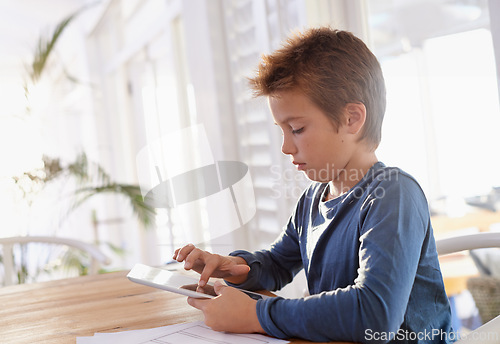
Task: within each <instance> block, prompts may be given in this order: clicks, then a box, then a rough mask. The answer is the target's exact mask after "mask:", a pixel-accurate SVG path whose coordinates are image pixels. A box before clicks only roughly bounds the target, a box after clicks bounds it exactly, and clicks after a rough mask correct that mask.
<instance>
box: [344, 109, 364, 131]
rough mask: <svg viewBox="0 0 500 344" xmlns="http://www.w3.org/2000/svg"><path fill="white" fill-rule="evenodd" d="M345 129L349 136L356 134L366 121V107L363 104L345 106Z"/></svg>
mask: <svg viewBox="0 0 500 344" xmlns="http://www.w3.org/2000/svg"><path fill="white" fill-rule="evenodd" d="M345 115H346V122H345V123H346V129H347V130H348V132H349V133H350V134H357V133H359V132H360V130H361V128H363V125H364V124H365V121H366V107H365V104H363V103H347V105H346V106H345Z"/></svg>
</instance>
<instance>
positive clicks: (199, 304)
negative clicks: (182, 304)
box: [187, 297, 210, 311]
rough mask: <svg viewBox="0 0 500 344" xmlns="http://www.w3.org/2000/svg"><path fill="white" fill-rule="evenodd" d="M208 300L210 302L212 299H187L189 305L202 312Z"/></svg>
mask: <svg viewBox="0 0 500 344" xmlns="http://www.w3.org/2000/svg"><path fill="white" fill-rule="evenodd" d="M208 300H210V299H198V298H195V297H188V298H187V303H188V304H189V305H190V306H191V307H194V308H196V309H199V310H200V311H202V310H203V308H204V307H205V302H207V301H208Z"/></svg>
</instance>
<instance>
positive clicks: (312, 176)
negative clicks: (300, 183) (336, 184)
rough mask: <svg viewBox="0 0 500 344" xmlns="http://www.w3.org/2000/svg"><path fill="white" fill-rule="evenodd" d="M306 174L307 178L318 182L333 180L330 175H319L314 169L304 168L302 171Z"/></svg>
mask: <svg viewBox="0 0 500 344" xmlns="http://www.w3.org/2000/svg"><path fill="white" fill-rule="evenodd" d="M302 172H304V174H305V175H306V177H307V179H309V180H310V181H313V182H318V183H328V182H330V181H332V180H333V178H330V175H328V174H326V173H324V175H321V174H320V173H318V171H316V170H305V171H302Z"/></svg>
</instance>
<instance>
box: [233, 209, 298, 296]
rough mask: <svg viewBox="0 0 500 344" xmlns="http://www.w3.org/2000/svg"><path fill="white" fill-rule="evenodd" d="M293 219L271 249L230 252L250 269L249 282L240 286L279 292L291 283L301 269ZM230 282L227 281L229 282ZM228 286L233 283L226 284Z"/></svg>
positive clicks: (239, 285)
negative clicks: (251, 251)
mask: <svg viewBox="0 0 500 344" xmlns="http://www.w3.org/2000/svg"><path fill="white" fill-rule="evenodd" d="M293 222H294V221H293V216H292V217H291V218H290V220H289V221H288V225H287V227H286V229H285V231H284V232H283V233H282V234H281V235H280V237H279V238H278V239H277V240H276V241H275V242H274V243H273V244H272V245H271V248H270V250H262V251H257V252H254V253H250V252H247V251H243V250H239V251H234V252H232V253H230V255H231V256H239V257H241V258H243V259H245V261H246V262H247V264H248V266H250V272H249V274H248V277H247V280H246V281H245V282H244V283H242V284H238V287H239V288H243V289H247V290H271V291H274V290H280V289H281V288H283V287H284V286H285V285H286V284H288V283H290V282H291V281H292V280H293V278H294V276H295V275H296V274H297V273H298V272H299V271H300V270H301V269H302V260H301V255H300V247H299V243H298V238H297V232H296V230H295V226H294V224H293ZM226 282H227V281H226ZM227 284H228V285H232V286H234V285H233V284H231V283H229V282H227Z"/></svg>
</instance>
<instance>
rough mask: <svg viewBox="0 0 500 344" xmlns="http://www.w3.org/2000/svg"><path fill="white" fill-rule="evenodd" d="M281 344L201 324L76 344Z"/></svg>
mask: <svg viewBox="0 0 500 344" xmlns="http://www.w3.org/2000/svg"><path fill="white" fill-rule="evenodd" d="M111 343H121V344H139V343H140V344H147V343H156V344H158V343H160V344H161V343H179V344H186V343H188V344H205V343H210V344H214V343H216V344H234V343H238V344H267V343H269V344H284V343H289V341H286V340H281V339H276V338H272V337H267V336H263V335H260V334H234V333H225V332H216V331H213V330H211V329H210V328H208V327H207V326H206V325H205V324H204V323H203V322H202V321H199V322H193V323H187V324H178V325H171V326H164V327H157V328H153V329H149V330H133V331H123V332H115V333H96V334H95V335H94V336H93V337H78V338H77V339H76V344H111Z"/></svg>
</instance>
